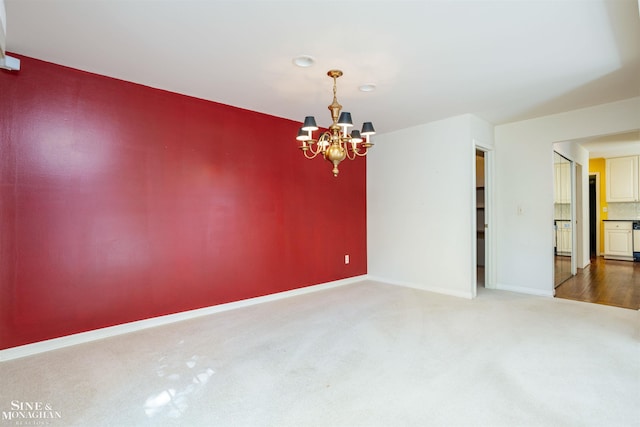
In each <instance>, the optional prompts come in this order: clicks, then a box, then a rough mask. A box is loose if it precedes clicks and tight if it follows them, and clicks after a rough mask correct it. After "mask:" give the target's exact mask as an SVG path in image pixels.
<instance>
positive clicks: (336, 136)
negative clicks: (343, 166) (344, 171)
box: [296, 70, 376, 176]
mask: <svg viewBox="0 0 640 427" xmlns="http://www.w3.org/2000/svg"><path fill="white" fill-rule="evenodd" d="M327 75H328V76H329V77H331V78H332V79H333V102H332V103H331V105H329V107H328V108H329V111H331V119H332V121H333V123H332V124H331V126H329V129H328V130H327V131H325V132H323V133H322V135H320V137H319V138H318V139H313V131H316V130H318V125H317V124H316V119H315V117H313V116H306V117H305V118H304V123H303V125H302V127H301V128H300V130H298V136H297V137H296V139H297V140H298V141H300V142H302V145H301V146H300V147H299V148H300V149H301V150H302V153H303V154H304V156H305V157H306V158H307V159H313V158H315V157H316V156H318V154H322V156H323V157H324V158H325V159H327V160H328V161H329V162H330V163H332V164H333V171H332V172H333V176H338V172H339V171H338V164H339V163H340V162H341V161H343V160H344V159H349V160H354V159H355V158H356V157H364V156H366V155H367V153H368V152H369V148H371V147H372V146H373V143H371V141H370V140H369V137H370V136H371V135H373V134H375V133H376V131H375V129H374V128H373V124H372V123H371V122H364V123H363V124H362V131H358V130H355V129H354V130H352V131H351V133H349V132H348V130H349V128H350V127H352V126H353V121H352V120H351V113H347V112H341V111H342V105H340V104H339V103H338V99H337V98H336V80H337V79H338V77H340V76H342V71H340V70H329V71H328V72H327ZM363 137H364V139H363ZM316 143H317V144H316ZM313 144H316V145H315V147H314V145H313Z"/></svg>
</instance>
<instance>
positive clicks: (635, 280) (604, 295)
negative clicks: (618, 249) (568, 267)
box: [555, 257, 640, 310]
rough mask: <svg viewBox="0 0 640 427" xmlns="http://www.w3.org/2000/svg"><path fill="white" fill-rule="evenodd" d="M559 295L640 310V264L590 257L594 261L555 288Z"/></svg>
mask: <svg viewBox="0 0 640 427" xmlns="http://www.w3.org/2000/svg"><path fill="white" fill-rule="evenodd" d="M555 296H556V298H564V299H571V300H576V301H584V302H592V303H596V304H604V305H612V306H616V307H622V308H630V309H633V310H638V309H640V263H638V262H629V261H616V260H611V259H604V258H603V257H595V258H591V264H590V265H589V266H587V267H586V268H584V269H578V274H576V275H575V276H573V277H571V278H570V279H568V280H566V281H565V282H563V283H562V284H561V285H560V286H558V287H557V288H556V295H555Z"/></svg>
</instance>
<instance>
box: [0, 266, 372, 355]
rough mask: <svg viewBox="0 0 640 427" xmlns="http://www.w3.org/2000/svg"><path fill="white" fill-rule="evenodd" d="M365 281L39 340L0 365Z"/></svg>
mask: <svg viewBox="0 0 640 427" xmlns="http://www.w3.org/2000/svg"><path fill="white" fill-rule="evenodd" d="M367 278H368V276H367V275H362V276H355V277H349V278H347V279H341V280H335V281H333V282H327V283H321V284H318V285H311V286H306V287H304V288H298V289H292V290H290V291H284V292H278V293H275V294H270V295H265V296H261V297H256V298H249V299H244V300H240V301H234V302H230V303H226V304H220V305H214V306H210V307H205V308H199V309H196V310H189V311H183V312H180V313H175V314H168V315H165V316H159V317H152V318H150V319H144V320H138V321H136V322H129V323H123V324H121V325H116V326H110V327H107V328H101V329H95V330H92V331H87V332H81V333H78V334H73V335H67V336H64V337H60V338H54V339H50V340H45V341H39V342H36V343H33V344H26V345H21V346H17V347H11V348H7V349H5V350H0V362H4V361H7V360H12V359H18V358H21V357H26V356H32V355H35V354H39V353H44V352H46V351H51V350H57V349H60V348H64V347H70V346H73V345H77V344H83V343H87V342H91V341H96V340H100V339H104V338H109V337H113V336H116V335H121V334H127V333H129V332H136V331H141V330H143V329H148V328H154V327H156V326H162V325H167V324H170V323H174V322H180V321H182V320H188V319H193V318H196V317H200V316H207V315H209V314H214V313H221V312H223V311H228V310H234V309H237V308H242V307H248V306H251V305H256V304H262V303H265V302H269V301H276V300H280V299H284V298H290V297H293V296H297V295H303V294H309V293H312V292H318V291H322V290H325V289H331V288H335V287H338V286H344V285H349V284H352V283H357V282H361V281H363V280H366V279H367Z"/></svg>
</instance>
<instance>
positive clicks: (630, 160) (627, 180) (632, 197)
mask: <svg viewBox="0 0 640 427" xmlns="http://www.w3.org/2000/svg"><path fill="white" fill-rule="evenodd" d="M605 164H606V171H605V173H606V180H607V202H635V201H637V200H638V184H639V183H638V156H631V157H615V158H611V159H606V163H605Z"/></svg>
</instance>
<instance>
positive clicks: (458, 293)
mask: <svg viewBox="0 0 640 427" xmlns="http://www.w3.org/2000/svg"><path fill="white" fill-rule="evenodd" d="M368 279H369V280H375V281H376V282H382V283H386V284H389V285H397V286H404V287H407V288H413V289H420V290H421V291H427V292H434V293H436V294H443V295H450V296H453V297H459V298H467V299H472V298H473V295H471V291H470V290H469V292H464V291H456V290H452V289H448V288H442V287H439V286H430V285H425V284H423V283H412V282H403V281H399V280H392V279H386V278H383V277H376V276H371V275H369V277H368Z"/></svg>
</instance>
